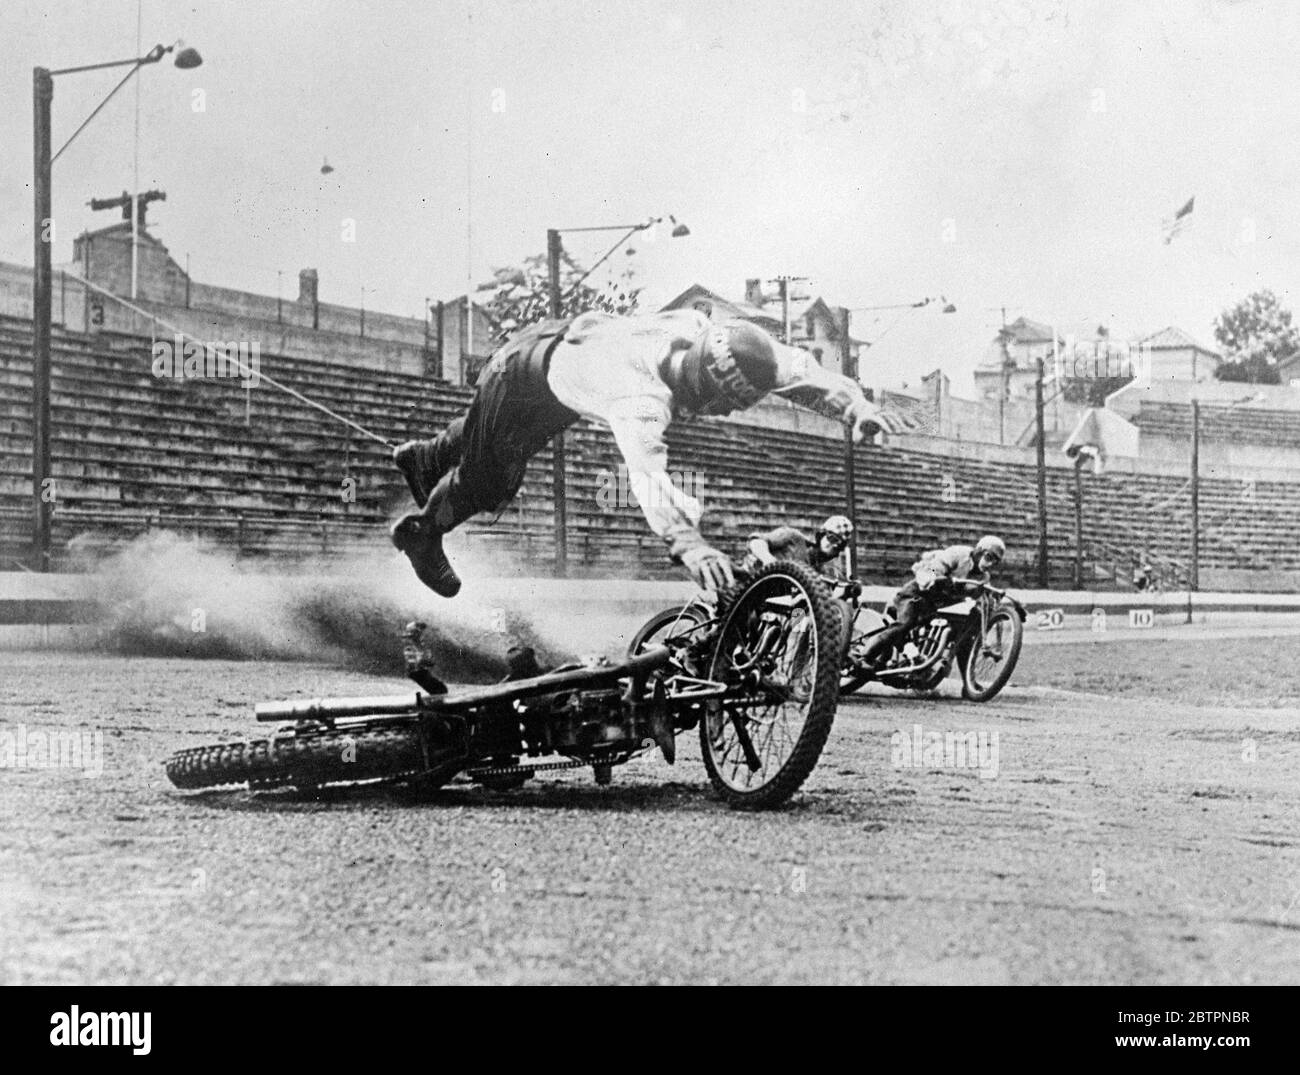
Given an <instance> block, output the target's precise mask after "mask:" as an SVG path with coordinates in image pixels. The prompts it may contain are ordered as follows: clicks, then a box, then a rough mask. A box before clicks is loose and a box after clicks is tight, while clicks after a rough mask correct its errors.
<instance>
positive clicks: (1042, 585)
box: [1034, 358, 1050, 590]
mask: <svg viewBox="0 0 1300 1075" xmlns="http://www.w3.org/2000/svg"><path fill="white" fill-rule="evenodd" d="M1034 412H1035V415H1036V418H1037V422H1038V438H1037V439H1038V587H1039V589H1042V590H1046V589H1047V588H1048V586H1049V585H1050V580H1049V577H1048V570H1047V436H1046V432H1045V430H1044V422H1043V360H1042V359H1041V358H1039V360H1038V378H1037V380H1036V381H1035V382H1034Z"/></svg>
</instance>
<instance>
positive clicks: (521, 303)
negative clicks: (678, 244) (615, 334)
mask: <svg viewBox="0 0 1300 1075" xmlns="http://www.w3.org/2000/svg"><path fill="white" fill-rule="evenodd" d="M585 272H586V270H585V269H583V267H582V266H581V265H579V264H578V262H576V261H574V260H573V258H572V257H570V255H569V253H568V251H563V252H562V253H561V261H560V295H561V296H562V299H561V303H560V316H561V317H574V316H576V315H578V314H580V313H586V312H587V311H588V310H603V311H604V312H606V313H611V314H630V313H632V312H633V311H634V310H635V309H636V308H637V303H638V302H639V301H640V297H641V288H640V287H637V286H635V284H634V273H633V270H632V269H631V268H628V269H625V270H624V271H623V273H622V276H621V277H620V279H619V281H618V282H617V283H610V284H606V285H605V286H604V287H592V286H591V285H590V284H588V283H587V282H586V280H585V279H583V274H584V273H585ZM492 276H493V279H492V280H491V281H489V282H488V283H484V284H480V285H479V287H478V290H479V291H491V292H492V297H491V298H490V299H488V300H487V302H485V303H484V304H483V308H484V309H485V310H486V311H487V314H488V318H489V319H490V320H491V322H492V326H493V336H494V337H495V339H496V340H497V341H498V342H500V341H504V340H505V339H506V338H507V337H509V336H511V335H512V334H513V333H516V332H518V331H519V330H520V329H521V328H525V327H527V326H528V325H532V324H535V323H536V322H538V321H544V320H546V318H548V317H550V315H551V284H550V274H549V272H548V266H547V261H546V255H545V254H537V255H535V256H533V257H529V258H525V259H524V264H523V266H522V267H518V268H517V267H513V266H512V267H509V268H503V269H493V270H492Z"/></svg>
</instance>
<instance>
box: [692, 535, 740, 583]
mask: <svg viewBox="0 0 1300 1075" xmlns="http://www.w3.org/2000/svg"><path fill="white" fill-rule="evenodd" d="M681 561H682V566H683V567H685V568H686V570H687V571H689V572H690V573H691V578H693V579H694V580H695V583H696V585H697V586H699V587H700V589H702V590H724V589H726V588H727V587H728V586H731V585H732V584H733V583H735V581H736V576H735V574H734V573H733V571H732V569H731V560H730V558H729V557H728V556H727V554H726V553H723V552H719V551H718V550H717V549H714V548H711V547H710V546H708V545H700V546H698V547H696V548H693V549H688V550H687V551H686V552H684V553H682V557H681Z"/></svg>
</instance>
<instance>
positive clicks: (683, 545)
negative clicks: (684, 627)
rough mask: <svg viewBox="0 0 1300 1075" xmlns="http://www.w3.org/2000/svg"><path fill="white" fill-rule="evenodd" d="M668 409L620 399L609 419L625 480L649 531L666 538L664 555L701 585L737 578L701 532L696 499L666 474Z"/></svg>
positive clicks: (709, 586) (711, 586) (653, 403)
mask: <svg viewBox="0 0 1300 1075" xmlns="http://www.w3.org/2000/svg"><path fill="white" fill-rule="evenodd" d="M671 417H672V411H671V409H670V408H669V407H668V405H667V404H661V403H660V402H659V401H658V400H653V399H628V400H624V401H620V403H619V404H618V405H616V406H615V408H614V409H613V412H612V413H611V414H610V416H609V418H608V419H607V420H608V422H609V427H610V429H611V430H612V431H613V434H614V441H615V443H617V444H618V448H619V451H620V452H622V453H623V459H624V461H625V462H626V463H627V475H628V484H629V485H630V486H631V488H632V491H633V492H634V493H635V494H636V498H637V500H638V501H639V502H640V505H641V513H642V514H643V515H644V516H645V518H646V522H647V523H649V524H650V529H651V530H653V531H654V532H655V533H656V534H658V535H659V536H660V537H662V538H663V539H664V541H665V542H666V543H667V545H668V555H669V557H670V558H671V559H673V560H674V561H675V562H677V563H680V564H682V565H683V566H684V567H685V568H686V569H687V570H688V571H689V572H690V573H691V576H692V577H693V578H694V579H695V581H696V582H697V583H698V584H699V585H700V586H701V587H703V588H704V589H721V588H722V587H724V586H730V585H731V584H732V582H734V581H735V577H734V575H733V573H732V569H731V561H730V560H729V559H728V558H727V557H726V556H725V555H723V554H722V553H721V552H719V551H718V550H717V549H714V548H713V547H711V546H710V545H709V543H708V542H707V541H705V539H704V536H703V535H702V534H701V533H700V516H701V515H702V514H703V511H702V509H701V507H700V502H699V501H698V500H696V499H695V498H694V497H693V496H688V495H687V494H686V493H685V492H683V491H682V490H680V489H678V488H677V487H676V486H675V485H673V483H672V479H671V478H669V476H668V446H667V444H666V443H665V442H664V431H665V430H666V429H667V428H668V422H669V420H670V419H671Z"/></svg>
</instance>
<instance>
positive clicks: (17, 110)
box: [0, 0, 1300, 380]
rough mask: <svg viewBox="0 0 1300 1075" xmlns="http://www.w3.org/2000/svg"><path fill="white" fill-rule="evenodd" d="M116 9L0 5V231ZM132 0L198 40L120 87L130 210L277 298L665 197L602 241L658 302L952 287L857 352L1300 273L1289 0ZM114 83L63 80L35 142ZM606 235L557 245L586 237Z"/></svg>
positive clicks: (71, 210) (64, 189) (484, 261)
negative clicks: (655, 218) (651, 221)
mask: <svg viewBox="0 0 1300 1075" xmlns="http://www.w3.org/2000/svg"><path fill="white" fill-rule="evenodd" d="M137 6H138V5H137V0H47V2H44V3H36V2H34V0H6V2H5V3H4V5H3V7H2V8H0V55H2V56H3V58H4V60H5V62H4V64H3V65H0V79H2V80H3V82H2V87H3V90H2V92H3V99H4V100H5V101H6V102H7V104H8V105H9V106H10V107H7V108H5V109H3V110H2V111H0V125H2V126H0V144H3V145H5V146H7V147H9V150H10V152H6V153H5V154H3V155H2V156H0V259H4V260H7V261H17V262H24V263H30V261H31V237H30V218H31V208H30V205H31V201H30V199H31V194H30V179H31V171H30V169H31V165H30V160H31V155H30V151H29V150H28V149H27V147H28V146H30V142H31V105H30V100H31V73H30V69H31V67H33V66H35V65H38V64H39V65H43V66H49V67H56V68H57V67H61V66H70V65H75V64H80V63H89V62H95V61H100V60H108V59H117V58H123V57H127V56H131V55H133V54H135V53H136V44H137ZM139 7H140V10H141V17H142V24H143V26H142V30H141V32H140V41H141V45H142V48H141V51H147V49H148V48H149V47H150V46H151V45H153V44H154V43H155V42H158V41H162V42H165V43H170V42H172V41H174V40H176V39H177V38H182V39H184V40H185V42H186V43H187V44H191V45H194V46H195V47H197V48H198V49H199V50H200V51H201V52H202V54H203V57H204V64H203V66H202V67H200V68H198V69H197V70H194V71H180V70H177V69H175V68H174V67H172V66H170V65H169V64H162V65H158V66H157V67H152V68H146V69H145V70H144V71H142V72H141V74H140V76H139V77H138V79H137V80H136V83H138V85H139V89H140V105H139V108H140V112H139V126H140V135H139V141H138V152H139V181H140V185H141V187H142V188H148V187H154V186H158V187H161V188H163V189H165V190H166V191H167V195H168V200H167V202H166V203H165V204H162V205H157V206H154V207H153V208H152V210H151V219H152V220H153V221H154V222H155V225H156V227H155V230H156V234H158V236H159V237H160V238H161V239H162V240H163V241H164V242H165V243H166V244H167V245H168V246H169V248H170V249H171V251H172V252H173V254H174V255H175V256H176V257H177V259H178V260H179V261H180V262H182V264H183V263H184V260H185V255H186V254H189V255H190V258H191V265H192V269H193V273H194V275H195V276H196V278H199V279H203V280H206V281H209V282H213V283H221V284H226V285H229V286H236V287H243V288H247V289H250V290H257V291H262V292H265V293H268V294H274V293H275V292H276V289H277V286H283V288H284V291H285V294H286V295H292V294H294V293H295V290H296V276H297V271H298V269H300V268H302V267H304V266H308V265H312V266H315V267H317V268H318V269H319V270H320V273H321V281H322V284H321V287H322V297H323V298H325V299H327V300H330V301H336V302H343V303H348V304H352V305H355V304H356V303H357V302H359V301H360V299H361V295H362V289H363V288H365V289H366V290H365V295H366V305H367V306H368V307H372V308H378V309H386V310H391V311H393V312H396V313H406V314H412V315H415V314H417V313H418V311H419V310H420V308H421V303H422V300H423V299H424V297H425V296H432V297H434V298H439V297H443V298H446V297H450V296H452V295H454V294H458V293H463V292H464V290H465V283H466V281H467V279H468V280H474V281H475V282H478V281H481V280H483V279H485V278H486V277H487V276H488V275H489V272H490V270H491V268H492V267H494V266H498V265H504V264H509V263H515V262H518V261H519V259H520V258H521V257H522V256H523V255H526V254H530V253H538V252H540V251H541V250H542V249H543V248H544V244H545V230H546V228H547V227H550V226H557V227H578V226H584V225H598V224H618V223H622V222H624V221H626V222H628V223H632V222H634V221H637V220H642V219H645V218H647V217H648V216H650V215H660V214H668V213H671V214H675V215H676V216H677V217H678V218H680V219H681V220H683V221H685V222H686V223H687V224H688V225H689V226H690V228H691V231H692V234H691V236H690V237H689V238H686V239H678V240H670V239H669V238H668V235H667V232H666V231H664V232H662V233H661V234H659V235H657V236H655V237H654V241H647V238H649V237H642V238H641V239H639V240H638V241H637V242H636V243H635V244H634V247H635V249H636V253H635V254H634V255H631V256H630V257H627V256H625V255H622V254H620V255H618V256H617V257H616V258H615V259H614V261H615V263H616V264H618V266H619V267H620V268H622V267H624V266H627V265H634V266H635V267H636V269H637V272H638V274H639V277H638V278H639V281H640V282H641V283H642V284H643V285H644V286H645V288H646V293H647V298H648V299H649V300H650V301H656V300H659V301H662V300H663V299H666V298H668V297H670V296H671V295H673V294H675V293H677V292H678V291H680V290H681V289H683V288H684V287H686V286H687V285H688V284H690V283H692V282H696V281H698V282H701V283H704V284H706V285H708V286H710V287H713V288H715V289H717V290H720V291H723V292H727V293H734V294H738V293H739V292H740V291H741V289H742V287H743V281H744V280H745V278H746V277H751V276H761V277H769V278H770V277H773V276H775V275H777V274H781V273H785V274H792V275H798V276H807V277H810V278H811V280H812V285H811V286H812V288H813V289H814V290H815V291H816V292H817V293H819V294H822V295H823V296H824V297H826V298H827V300H828V301H830V302H831V303H832V304H841V305H848V306H855V307H856V306H871V305H883V304H892V303H901V302H910V301H914V300H916V299H918V298H921V297H924V296H926V295H934V294H940V293H942V294H944V295H946V296H947V297H948V299H949V300H950V301H951V302H953V303H955V304H956V305H957V307H958V312H957V313H956V314H952V315H948V316H944V315H941V314H939V313H938V308H937V305H936V306H932V307H927V308H925V309H922V310H917V311H906V312H904V313H903V314H902V315H899V314H897V313H895V312H892V311H887V312H883V313H874V314H873V313H863V314H861V315H859V317H858V319H857V321H856V322H855V325H856V327H857V330H858V334H860V335H864V336H866V337H867V338H875V337H877V336H881V335H882V334H883V337H884V338H883V339H882V340H881V345H880V347H879V348H878V349H877V351H876V352H875V355H876V364H878V365H881V367H882V368H881V369H880V370H879V371H876V372H877V373H878V374H879V377H878V378H877V377H875V376H873V373H872V370H871V369H870V368H868V371H867V373H868V380H876V379H885V373H886V372H888V373H889V374H890V375H891V376H892V377H902V378H903V379H906V378H908V377H914V376H916V375H918V374H919V373H922V372H925V371H926V370H929V369H931V368H933V367H934V366H935V365H937V364H940V363H941V362H942V363H949V364H953V365H956V366H960V365H963V364H968V363H969V362H970V361H973V358H974V356H976V355H977V354H978V352H979V351H980V350H982V348H983V347H984V345H985V344H986V342H987V339H988V333H989V332H990V331H991V329H992V328H993V327H994V326H996V324H997V322H998V320H999V318H1000V316H1001V314H1000V308H1001V307H1003V306H1005V307H1006V308H1007V311H1008V316H1009V317H1014V316H1017V315H1019V314H1025V315H1028V316H1030V317H1033V318H1035V319H1038V320H1043V321H1048V322H1055V323H1057V324H1059V325H1061V326H1063V327H1064V328H1069V329H1078V328H1084V327H1089V326H1095V325H1097V324H1106V325H1108V326H1110V327H1111V329H1112V334H1115V335H1121V336H1123V335H1130V334H1135V333H1140V332H1146V331H1151V330H1154V329H1158V328H1160V327H1163V326H1165V325H1168V324H1177V325H1180V326H1182V327H1184V328H1186V329H1187V330H1188V331H1190V332H1192V333H1193V334H1194V335H1196V336H1199V337H1201V338H1202V339H1204V340H1205V341H1206V342H1210V341H1211V324H1212V321H1213V318H1214V316H1215V314H1216V313H1217V312H1218V311H1219V310H1220V309H1222V308H1223V307H1224V306H1225V305H1226V304H1228V303H1229V302H1231V301H1234V300H1236V299H1237V298H1239V297H1241V296H1243V295H1245V294H1246V293H1247V292H1249V291H1250V290H1252V289H1254V288H1256V287H1262V286H1267V287H1271V288H1273V289H1274V290H1275V291H1277V292H1278V293H1279V294H1280V295H1282V296H1283V297H1284V299H1285V300H1286V301H1288V302H1290V303H1294V302H1295V301H1296V298H1297V296H1296V290H1297V270H1298V269H1300V230H1298V229H1300V225H1298V224H1297V222H1298V221H1300V107H1298V103H1300V63H1297V61H1296V55H1297V44H1300V5H1297V4H1294V3H1291V2H1289V0H1242V2H1237V3H1231V2H1228V0H1177V2H1175V0H1108V2H1104V3H1103V2H1099V0H1092V2H1074V0H1035V2H1033V3H1030V2H1028V0H1024V2H1020V0H1005V2H1004V0H988V2H976V0H935V2H932V3H924V4H921V3H916V2H895V0H867V2H860V0H854V2H850V0H838V2H829V0H800V2H798V3H786V2H784V0H695V2H693V3H683V2H678V0H666V2H648V0H647V2H633V0H619V2H595V3H593V2H583V0H452V2H445V3H444V2H440V0H432V2H430V0H409V2H408V0H373V2H368V3H365V4H361V3H353V2H345V0H312V2H307V0H292V2H291V0H257V2H252V0H221V2H218V0H189V2H187V3H183V4H182V3H167V2H164V0H140V5H139ZM117 77H118V75H117V74H116V73H114V72H111V71H109V72H99V73H91V74H81V75H73V76H67V77H64V78H60V79H58V80H57V81H56V94H55V108H54V117H55V118H54V139H55V144H56V145H58V144H61V143H62V141H63V140H64V139H65V138H66V137H67V136H68V135H69V134H70V133H71V132H72V130H73V129H74V128H75V126H76V124H77V123H79V122H80V120H81V119H82V118H83V117H84V116H85V115H86V114H87V113H88V112H89V111H90V109H91V108H93V107H94V105H95V104H96V103H97V101H98V100H99V98H100V97H102V96H103V94H104V93H106V92H107V90H108V89H109V88H111V87H112V85H113V84H114V82H115V81H116V78H117ZM135 120H136V97H135V89H134V85H132V86H129V87H128V89H127V90H126V91H124V92H123V93H122V94H120V95H119V96H118V98H116V99H115V100H114V101H113V102H112V103H111V104H110V105H109V107H108V108H107V109H106V110H105V112H104V113H103V114H101V115H100V116H99V117H98V118H97V119H96V120H95V122H94V123H93V124H92V125H91V126H90V127H88V128H87V130H86V131H85V133H84V134H82V135H81V136H80V137H79V138H78V140H77V142H76V143H75V144H74V145H73V147H72V148H70V149H69V150H68V152H67V153H66V154H64V156H63V157H62V158H60V160H59V161H58V162H57V164H56V165H55V199H54V210H55V218H56V221H57V223H58V227H59V230H58V232H57V239H58V245H57V246H56V250H55V259H56V261H60V260H65V259H66V258H67V257H68V256H69V255H70V251H71V240H72V237H73V235H75V234H76V233H77V232H78V231H80V230H81V229H82V228H84V227H95V226H102V225H104V224H107V223H109V222H110V220H109V219H108V216H107V214H93V213H91V211H90V210H89V209H88V208H87V207H86V206H85V202H86V201H87V200H88V199H89V198H91V197H93V196H97V195H98V196H102V195H111V194H115V193H118V192H120V191H121V190H123V189H124V188H130V187H131V186H132V185H133V184H134V168H135V152H134V147H135V145H136V140H135V138H134V130H135ZM325 158H328V159H329V163H330V164H331V165H332V166H333V167H334V169H335V170H334V171H333V173H331V174H330V175H329V176H322V175H321V171H320V169H321V164H322V161H323V160H324V159H325ZM1193 195H1195V197H1196V209H1195V212H1194V214H1193V223H1192V226H1191V228H1189V229H1188V230H1187V231H1186V232H1185V233H1183V234H1181V235H1179V236H1178V237H1177V238H1175V239H1174V241H1173V242H1172V243H1170V244H1168V245H1166V244H1165V243H1164V242H1163V241H1162V233H1161V221H1162V219H1164V218H1167V217H1169V216H1171V215H1172V214H1173V213H1174V212H1175V210H1177V209H1178V207H1179V206H1181V205H1182V204H1183V203H1184V202H1186V200H1187V199H1188V198H1189V197H1191V196H1193ZM345 219H352V220H355V221H356V231H355V235H356V241H355V242H344V241H343V226H342V222H343V221H344V220H345ZM614 237H615V236H611V237H610V241H612V239H613V238H614ZM601 242H602V237H601V236H591V235H574V236H571V237H570V238H569V240H568V243H569V246H570V248H571V249H572V250H573V251H574V252H575V253H576V254H577V255H578V256H579V257H580V258H586V259H588V260H591V259H594V257H595V256H597V255H599V253H601V252H602V251H603V247H602V245H601ZM277 270H279V271H282V272H283V284H282V285H280V284H278V281H277ZM885 366H887V367H888V370H887V371H886V369H885V368H884V367H885ZM956 372H960V371H956Z"/></svg>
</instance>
